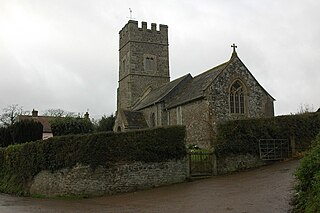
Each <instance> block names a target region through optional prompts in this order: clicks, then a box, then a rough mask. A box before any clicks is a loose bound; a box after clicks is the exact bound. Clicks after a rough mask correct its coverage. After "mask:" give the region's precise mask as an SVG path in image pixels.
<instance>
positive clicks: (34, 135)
mask: <svg viewBox="0 0 320 213" xmlns="http://www.w3.org/2000/svg"><path fill="white" fill-rule="evenodd" d="M42 131H43V126H42V124H41V123H40V122H36V121H33V120H23V121H19V122H16V123H14V124H13V125H11V126H9V127H2V128H0V146H1V147H6V146H9V145H11V144H20V143H25V142H29V141H36V140H40V139H42Z"/></svg>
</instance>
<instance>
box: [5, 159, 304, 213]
mask: <svg viewBox="0 0 320 213" xmlns="http://www.w3.org/2000/svg"><path fill="white" fill-rule="evenodd" d="M298 164H299V162H298V161H297V160H292V161H287V162H280V163H275V164H273V165H269V166H264V167H261V168H258V169H254V170H250V171H245V172H240V173H236V174H232V175H226V176H218V177H212V178H208V179H202V180H197V181H193V182H186V183H181V184H175V185H171V186H164V187H159V188H155V189H150V190H145V191H140V192H134V193H127V194H122V195H115V196H106V197H99V198H90V199H82V200H57V199H36V198H23V197H15V196H11V195H5V194H0V212H1V213H20V212H21V213H22V212H23V213H34V212H46V213H47V212H54V213H56V212H57V213H64V212H79V213H83V212H121V213H122V212H166V213H167V212H169V213H170V212H183V213H188V212H196V213H198V212H199V213H200V212H201V213H202V212H217V213H251V212H252V213H259V212H261V213H264V212H265V213H273V212H275V213H287V212H288V210H289V208H290V205H289V202H290V199H291V195H292V193H293V192H292V188H293V184H294V176H293V173H294V171H295V169H296V168H297V166H298Z"/></svg>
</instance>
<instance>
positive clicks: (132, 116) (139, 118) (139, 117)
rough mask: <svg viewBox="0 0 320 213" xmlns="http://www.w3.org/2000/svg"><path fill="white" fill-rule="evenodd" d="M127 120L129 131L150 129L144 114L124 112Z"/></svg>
mask: <svg viewBox="0 0 320 213" xmlns="http://www.w3.org/2000/svg"><path fill="white" fill-rule="evenodd" d="M123 115H124V117H125V120H126V128H128V129H144V128H148V124H147V122H146V119H145V118H144V115H143V113H142V112H137V111H129V110H123Z"/></svg>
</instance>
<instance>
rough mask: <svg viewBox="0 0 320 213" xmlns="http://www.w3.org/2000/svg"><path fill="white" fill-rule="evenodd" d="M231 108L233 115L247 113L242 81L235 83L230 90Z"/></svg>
mask: <svg viewBox="0 0 320 213" xmlns="http://www.w3.org/2000/svg"><path fill="white" fill-rule="evenodd" d="M229 106H230V108H229V109H230V113H231V114H244V113H245V94H244V87H243V85H242V83H241V82H240V81H236V82H234V83H233V84H232V86H231V88H230V94H229Z"/></svg>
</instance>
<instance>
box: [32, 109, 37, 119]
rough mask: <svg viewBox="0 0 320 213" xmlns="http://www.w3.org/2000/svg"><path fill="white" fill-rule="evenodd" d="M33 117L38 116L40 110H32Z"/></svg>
mask: <svg viewBox="0 0 320 213" xmlns="http://www.w3.org/2000/svg"><path fill="white" fill-rule="evenodd" d="M32 117H38V111H37V110H34V109H33V110H32Z"/></svg>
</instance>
